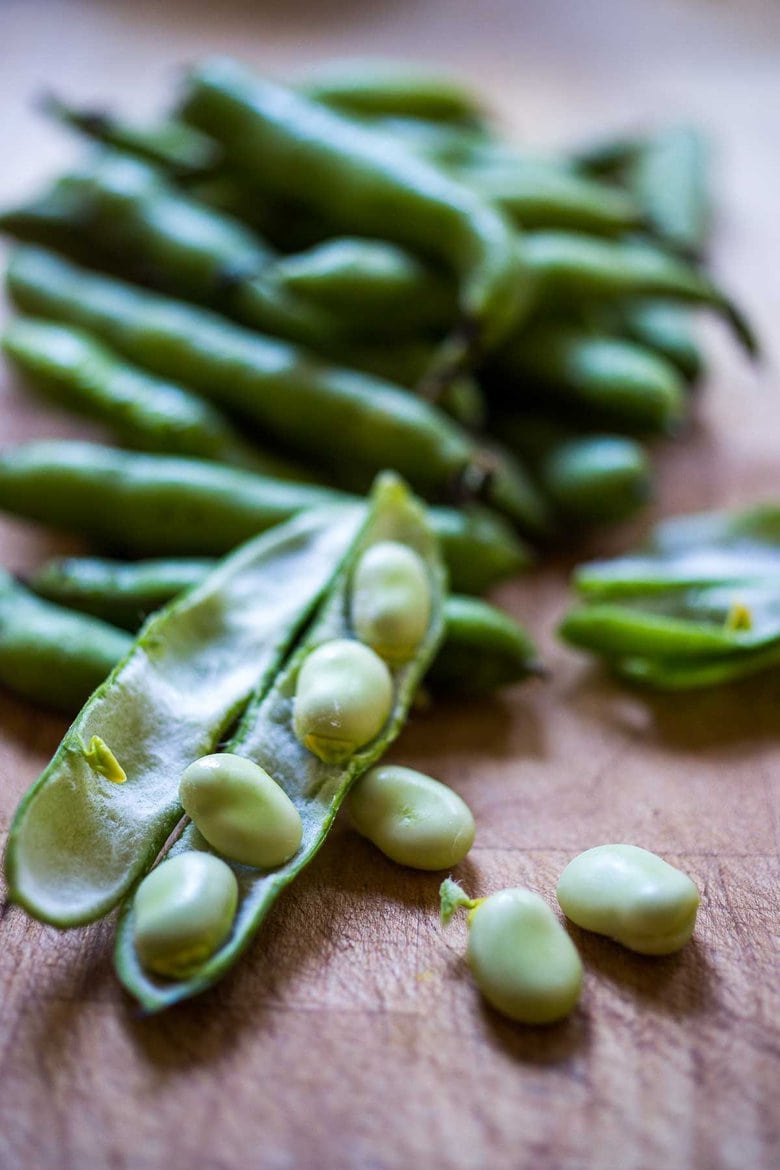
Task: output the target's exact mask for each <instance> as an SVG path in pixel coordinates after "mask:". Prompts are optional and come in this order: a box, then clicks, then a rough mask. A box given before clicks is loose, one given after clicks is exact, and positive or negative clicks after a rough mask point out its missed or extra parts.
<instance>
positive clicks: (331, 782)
mask: <svg viewBox="0 0 780 1170" xmlns="http://www.w3.org/2000/svg"><path fill="white" fill-rule="evenodd" d="M385 539H390V540H394V541H398V542H400V543H403V544H405V545H407V546H409V547H410V548H412V549H413V550H414V551H415V552H416V553H418V555H419V556H421V557H422V559H423V560H424V562H425V563H426V565H427V569H428V573H429V575H430V583H431V590H432V594H431V596H432V607H431V620H430V623H429V627H428V630H427V633H426V635H425V638H424V640H423V641H422V642H421V643H420V645H419V646H418V648H417V650H416V652H415V655H414V657H413V658H411V659H409V660H408V661H407V662H405V663H403V664H402V665H400V666H397V667H395V668H394V669H393V670H392V671H391V675H390V677H391V684H392V705H391V710H390V715H389V717H388V719H387V721H386V723H385V725H384V727H383V728H382V729H381V730H380V732H379V733H378V734H377V735H376V736H375V737H374V738H372V739H371V741H370V742H368V743H367V744H365V745H364V746H362V747H358V748H357V749H356V750H355V751H354V752H353V753H352V754H351V755H350V756H349V758H347V759H346V760H345V761H342V762H339V763H328V762H325V761H323V760H321V759H319V758H318V757H317V756H315V755H314V754H312V752H311V751H308V750H307V748H306V747H305V746H304V745H303V744H302V743H301V742H299V740H298V737H297V735H296V731H295V727H294V713H295V709H296V693H297V692H296V688H297V684H298V679H299V676H301V675H302V673H303V671H304V669H305V668H306V664H307V662H310V661H311V659H312V658H313V656H314V654H316V653H318V652H319V651H320V650H322V649H323V648H324V647H325V646H327V645H334V644H335V643H336V642H339V643H341V641H342V640H343V639H349V638H351V637H352V632H351V630H350V628H349V625H348V621H347V617H346V614H347V611H348V608H349V606H348V597H349V588H350V582H351V575H352V570H353V568H354V565H355V563H356V561H357V559H358V558H359V557H360V555H361V554H362V553H363V552H364V551H365V549H366V548H367V547H369V546H370V545H371V544H372V543H374V542H376V541H377V540H385ZM443 598H444V574H443V571H442V568H441V564H440V562H439V560H438V556H437V551H436V542H435V538H434V536H433V534H432V532H431V530H430V528H429V527H428V525H427V523H426V520H425V515H424V513H423V511H422V509H421V508H420V507H419V506H418V505H416V503H415V502H414V501H413V500H412V499H411V498H410V497H409V495H408V493H407V492H406V491H405V490H404V488H403V485H402V484H401V483H400V482H399V481H398V480H397V479H396V477H394V476H387V477H386V478H383V480H382V481H381V482H380V484H379V486H378V490H377V491H376V492H375V495H374V499H373V504H372V508H371V511H370V513H369V517H368V520H367V522H366V525H365V526H364V528H363V529H362V531H361V534H360V535H359V537H358V540H357V541H356V542H355V543H354V544H353V546H352V548H351V550H350V555H349V556H348V557H347V559H346V562H345V564H344V566H343V568H342V571H341V573H340V575H339V577H338V579H337V580H336V582H335V583H334V585H333V586H332V587H331V589H330V590H329V591H328V593H327V595H326V597H325V600H324V601H323V603H322V604H321V606H320V609H319V611H318V613H317V614H316V615H315V619H314V621H313V623H312V625H311V626H310V628H309V630H308V631H307V633H306V635H305V636H304V638H303V641H302V643H301V644H299V646H298V647H297V648H296V651H295V652H294V654H293V655H292V657H291V659H290V660H289V661H288V662H287V663H286V665H285V666H284V667H283V669H282V670H281V672H280V673H279V675H278V676H277V678H276V680H275V682H274V684H273V686H272V687H271V689H270V690H269V691H268V692H267V694H264V695H259V696H258V698H257V701H254V702H253V703H251V704H250V706H249V707H248V708H247V710H246V712H245V714H244V717H243V718H242V720H241V723H240V725H239V727H238V730H237V731H236V733H235V735H234V736H233V737H232V739H231V740H230V741H229V743H228V745H227V748H226V750H227V751H230V752H232V753H235V754H236V755H241V756H246V757H247V758H248V759H251V760H253V761H254V762H255V763H256V764H259V765H260V766H261V767H262V768H264V769H265V771H266V772H267V773H268V774H269V775H270V776H271V777H272V778H273V779H274V780H275V781H276V782H277V783H278V784H279V785H280V786H281V787H282V788H283V790H284V791H285V792H286V793H287V795H288V796H289V797H290V799H291V800H292V801H293V803H294V805H295V806H296V808H297V809H298V812H299V814H300V817H301V821H302V824H303V840H302V844H301V847H300V849H299V850H298V852H297V853H296V854H295V856H294V857H293V858H292V859H291V860H289V861H287V862H286V863H284V864H282V865H280V866H277V867H276V868H274V869H270V870H259V869H252V868H250V867H248V866H238V865H235V864H232V863H231V868H233V869H234V872H235V875H236V878H237V880H238V885H239V907H238V913H237V915H236V918H235V921H234V926H233V931H232V934H231V935H230V937H229V939H228V940H227V942H226V943H225V944H224V945H223V946H222V947H221V948H220V949H219V950H218V951H217V952H216V954H215V955H214V956H213V957H211V958H210V959H208V960H207V961H206V962H205V963H203V965H202V966H201V967H200V968H199V969H198V970H197V971H196V972H195V973H193V974H191V975H189V976H187V977H185V978H181V979H177V980H173V979H169V980H165V979H160V978H158V977H155V976H154V975H153V974H151V973H149V972H147V971H145V970H144V968H143V967H142V965H141V963H140V961H139V957H138V955H137V953H136V951H135V947H134V944H133V938H134V921H133V919H134V906H133V902H132V901H130V900H128V901H127V902H126V903H125V905H124V907H123V910H122V913H121V916H120V921H119V926H118V932H117V948H116V966H117V971H118V974H119V977H120V979H121V980H122V982H123V984H124V985H125V987H126V988H127V989H128V990H129V991H130V992H131V994H133V995H134V996H135V997H136V999H137V1000H138V1001H139V1002H140V1003H141V1005H142V1007H143V1008H144V1010H145V1011H147V1012H154V1011H160V1010H162V1009H164V1008H166V1007H168V1006H170V1005H171V1004H173V1003H176V1002H177V1001H179V1000H181V999H184V998H186V997H189V996H192V995H196V994H198V993H199V992H201V991H203V990H205V989H206V988H207V987H210V986H211V985H212V984H213V983H215V982H216V981H217V980H218V979H219V978H221V977H222V975H224V974H225V972H226V971H227V970H229V968H230V967H232V965H233V964H234V963H235V961H236V960H237V959H238V957H239V956H240V955H241V954H242V953H243V951H244V950H245V949H246V947H247V946H248V945H249V943H250V941H251V940H252V938H253V937H254V935H255V934H256V932H257V930H258V929H259V927H260V926H261V924H262V922H263V920H264V918H265V916H266V915H267V913H268V911H269V910H270V908H271V906H272V905H273V904H274V902H275V900H276V898H277V897H278V896H279V894H280V893H281V892H282V890H283V889H284V888H285V887H286V886H287V885H289V884H290V882H292V881H293V880H294V878H295V877H296V876H297V875H298V873H300V871H301V870H302V869H303V867H304V866H305V865H306V864H307V863H308V862H309V861H310V860H311V858H312V857H313V856H314V855H315V854H316V852H317V850H318V849H319V848H320V846H321V845H322V843H323V841H324V839H325V838H326V836H327V833H328V831H329V829H330V827H331V825H332V823H333V821H334V819H335V816H336V813H337V812H338V809H339V807H340V805H341V803H342V801H343V799H344V797H345V796H346V795H347V792H348V790H349V788H350V785H351V784H352V782H353V780H355V779H356V778H357V777H358V776H359V775H361V774H362V773H363V772H365V771H366V770H367V769H368V768H369V767H370V766H371V765H372V764H373V763H375V762H376V760H378V759H379V758H380V757H381V756H382V754H383V753H384V751H385V750H386V748H387V746H388V745H389V744H390V743H391V742H392V741H393V740H394V739H395V738H396V736H397V735H398V733H399V732H400V730H401V728H402V726H403V723H404V721H405V719H406V716H407V714H408V711H409V708H410V706H411V703H412V701H413V699H414V695H415V693H416V690H417V687H418V685H419V682H420V680H421V678H422V675H423V673H424V671H425V669H426V668H427V666H428V665H429V663H430V661H431V659H432V658H433V656H434V654H435V652H436V649H437V647H438V644H439V642H440V640H441V638H442V636H443V632H444V623H443V616H442V603H443ZM193 848H194V849H198V850H204V849H205V848H206V845H205V842H204V840H203V838H202V837H200V835H199V834H198V833H197V831H196V830H195V829H194V828H193V827H188V828H187V829H185V831H184V833H183V834H182V836H181V837H180V838H179V839H178V840H177V842H176V843H175V844H174V846H173V847H172V849H171V850H170V851H169V853H168V856H169V857H171V856H174V857H175V856H178V855H180V854H181V853H183V852H186V851H187V850H190V849H193Z"/></svg>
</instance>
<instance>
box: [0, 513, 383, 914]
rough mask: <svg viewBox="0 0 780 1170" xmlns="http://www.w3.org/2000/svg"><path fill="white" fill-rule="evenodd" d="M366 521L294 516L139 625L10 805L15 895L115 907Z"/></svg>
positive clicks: (49, 904) (31, 904)
mask: <svg viewBox="0 0 780 1170" xmlns="http://www.w3.org/2000/svg"><path fill="white" fill-rule="evenodd" d="M364 515H365V512H364V510H360V511H358V512H348V513H329V514H327V516H324V515H323V513H319V514H309V515H307V516H303V517H300V518H298V519H296V520H294V521H293V522H292V523H291V524H290V525H286V526H285V527H283V528H279V529H277V530H276V531H275V532H271V533H268V534H267V535H264V536H262V537H260V538H258V539H256V540H254V541H252V542H250V543H249V544H247V545H246V546H245V547H243V548H242V549H240V550H238V551H237V552H236V553H235V554H234V555H233V556H232V557H230V558H228V559H227V560H226V561H225V562H224V564H222V565H221V566H220V567H218V568H217V569H216V570H215V572H214V573H212V574H211V575H210V576H209V577H208V578H207V579H206V580H205V581H204V582H203V583H202V584H201V585H200V586H199V587H198V588H196V589H195V590H194V591H192V592H190V593H188V594H187V595H186V596H185V597H183V598H181V599H178V600H176V601H174V602H173V603H172V604H171V605H170V606H168V607H167V608H165V609H163V610H161V611H160V613H159V614H157V615H156V616H155V617H153V618H152V619H151V620H150V621H149V622H148V623H147V625H146V626H145V627H144V629H143V631H142V632H141V635H140V637H139V638H138V640H137V641H136V642H134V643H133V645H132V647H131V649H130V652H129V654H128V655H127V656H126V657H125V658H124V659H123V660H122V661H121V662H120V663H119V664H118V665H117V666H116V668H115V669H114V671H113V672H112V673H111V675H110V676H109V678H108V679H107V681H106V682H105V683H104V684H103V685H102V686H101V687H100V688H99V689H98V690H97V691H96V692H95V694H94V695H93V696H92V697H91V699H90V700H89V701H88V703H87V705H86V706H85V707H84V708H83V710H82V711H81V714H80V715H79V716H78V717H77V719H76V721H75V723H74V724H73V726H72V727H71V728H70V730H69V731H68V733H67V735H66V736H65V739H64V740H63V742H62V744H61V745H60V747H59V749H58V750H57V752H56V754H55V756H54V758H53V760H52V761H51V763H50V764H49V766H48V767H47V768H46V769H45V771H44V772H43V774H42V775H41V776H40V777H39V779H38V780H37V781H36V782H35V783H34V784H33V786H32V788H31V789H30V790H29V791H28V793H27V794H26V796H25V797H24V798H23V800H22V802H21V804H20V805H19V808H18V809H17V812H16V814H15V817H14V820H13V824H12V826H11V831H10V835H9V839H8V846H7V851H6V858H5V865H6V875H7V879H8V888H9V893H10V897H11V898H12V900H13V901H15V902H17V903H18V904H20V905H22V906H24V907H25V908H26V909H27V910H28V911H29V912H30V913H31V914H33V915H34V916H35V917H38V918H40V919H41V920H43V921H46V922H50V923H53V924H54V925H57V926H76V925H79V924H81V923H85V922H91V921H94V920H95V919H96V918H99V917H100V916H101V915H103V914H106V913H107V912H108V911H109V910H110V909H111V908H112V907H113V906H114V905H116V903H117V902H118V901H119V900H120V898H121V897H122V896H123V895H124V894H125V893H126V891H127V890H128V889H129V887H130V886H131V884H132V883H133V881H134V880H135V879H136V878H137V877H139V876H140V875H141V874H143V872H144V871H145V870H146V869H147V868H148V867H149V866H150V865H151V863H152V861H153V860H154V858H155V857H156V856H157V854H158V853H159V851H160V849H161V847H162V845H163V844H164V842H165V840H166V839H167V837H168V836H169V834H170V832H171V830H172V829H173V827H174V826H175V824H176V822H177V821H178V820H179V818H180V816H181V809H180V807H179V804H178V799H177V782H178V775H179V773H180V772H181V771H182V770H183V768H184V767H186V766H187V765H188V764H189V763H191V762H192V761H193V760H195V759H197V758H199V757H200V756H202V755H205V754H208V753H209V752H213V751H214V750H215V749H216V745H217V744H218V743H219V741H220V739H221V738H222V736H223V735H224V733H225V731H226V730H227V729H228V727H230V725H231V723H232V722H233V720H234V719H235V717H236V716H237V715H238V714H239V713H240V712H241V711H242V710H243V708H244V707H245V705H246V703H247V702H248V700H249V697H250V695H251V694H252V692H253V691H254V690H257V692H258V693H261V694H262V693H264V692H265V691H266V690H267V689H268V687H269V686H270V684H271V683H272V681H273V679H274V678H275V676H276V674H277V672H278V669H279V666H280V663H281V661H282V659H283V657H284V656H285V655H286V653H287V651H288V648H289V646H290V644H291V642H292V640H293V638H294V637H295V635H296V634H297V632H298V630H299V628H300V626H301V624H302V623H303V622H304V621H305V620H306V618H307V616H308V614H309V612H310V610H311V609H312V607H313V606H314V605H315V604H316V602H317V601H318V599H319V597H320V595H321V593H322V592H323V590H324V589H325V587H326V586H327V584H328V582H329V581H330V580H331V578H332V577H333V575H334V572H335V571H336V569H337V567H338V565H339V562H340V560H341V558H342V557H343V555H344V553H345V550H346V549H347V547H348V546H349V544H350V542H351V541H352V540H353V539H354V537H355V533H356V531H357V529H358V527H359V525H360V523H361V519H362V518H363V516H364ZM204 663H207V669H204ZM161 761H162V762H164V766H161Z"/></svg>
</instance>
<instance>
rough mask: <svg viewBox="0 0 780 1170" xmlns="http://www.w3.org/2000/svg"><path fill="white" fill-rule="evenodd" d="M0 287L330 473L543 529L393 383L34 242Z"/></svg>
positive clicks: (527, 495)
mask: <svg viewBox="0 0 780 1170" xmlns="http://www.w3.org/2000/svg"><path fill="white" fill-rule="evenodd" d="M8 284H9V288H10V290H11V293H12V296H13V298H14V300H15V301H16V302H17V303H18V304H19V305H20V306H21V307H22V308H23V309H25V310H27V311H29V312H32V313H37V314H41V315H44V316H49V317H53V318H55V319H58V320H64V321H66V322H68V323H69V324H73V325H77V326H80V327H82V328H86V329H89V330H90V331H92V332H94V333H96V334H97V335H98V336H99V337H101V338H102V339H103V340H104V341H106V342H108V343H109V344H110V345H111V346H113V347H115V348H116V349H117V350H119V351H120V352H121V353H123V354H124V355H125V356H126V357H128V358H129V359H130V360H131V361H137V362H139V364H142V365H144V366H146V367H147V368H149V369H152V370H154V372H155V373H157V374H160V375H161V376H162V377H169V378H173V379H174V380H176V381H181V382H182V383H183V384H185V385H188V386H190V387H192V388H193V389H195V390H197V391H199V392H200V393H202V394H204V395H205V396H206V397H207V398H209V399H211V400H213V401H215V402H217V404H218V405H220V406H223V407H224V408H225V409H227V410H230V411H233V412H235V413H236V414H237V415H240V416H241V417H243V418H245V419H246V420H248V421H249V423H250V425H252V426H254V427H255V428H256V429H257V431H258V432H259V433H261V434H262V435H263V437H264V438H265V437H266V436H267V437H268V439H269V440H274V441H277V442H279V443H280V444H281V445H282V446H283V447H285V448H286V449H287V450H290V451H295V452H297V453H299V454H300V455H301V456H306V457H310V458H312V459H313V460H315V462H317V463H318V464H319V466H320V467H322V468H323V469H324V470H325V471H327V472H328V473H329V474H331V475H333V476H335V477H337V476H338V472H339V469H340V468H342V467H348V468H349V470H350V472H351V473H352V472H353V471H354V468H356V467H357V468H360V469H362V471H363V473H364V475H365V476H366V477H368V476H370V474H371V473H372V472H376V471H378V470H382V469H384V468H394V469H396V470H398V471H399V472H401V473H402V474H405V475H406V477H407V478H408V480H409V482H410V483H411V484H412V486H413V487H415V488H416V489H417V490H419V491H420V492H421V493H422V494H423V495H426V496H433V497H434V498H435V497H438V498H439V499H441V498H442V497H446V496H447V495H448V494H449V495H452V494H453V493H455V494H460V495H464V494H467V495H482V496H484V497H485V498H486V500H487V501H489V502H495V504H496V506H497V507H498V508H499V509H501V510H502V511H506V513H507V514H509V515H511V516H512V518H513V519H514V520H515V521H517V522H518V523H520V524H523V525H524V526H525V527H527V528H528V529H529V530H530V531H534V532H536V533H539V532H543V531H544V530H545V528H546V527H547V523H548V518H547V516H546V515H545V510H544V504H543V502H542V501H540V500H539V498H538V496H537V495H536V493H535V492H534V490H533V488H532V487H531V485H530V484H529V483H528V480H527V477H526V476H525V475H524V473H523V471H522V468H520V467H519V466H518V465H516V464H515V463H514V462H513V461H512V460H511V459H508V458H503V457H501V456H495V455H493V454H492V453H491V454H489V455H488V457H487V459H486V457H485V454H484V453H483V451H482V450H481V449H480V447H479V445H478V444H477V443H476V442H475V441H474V440H473V439H472V438H471V437H470V436H469V435H468V434H467V432H466V431H464V430H463V429H462V428H461V427H460V426H458V425H457V424H456V423H455V422H454V421H453V420H452V419H449V418H448V417H447V416H446V415H445V414H443V413H442V412H441V411H440V410H438V409H437V408H436V407H434V406H432V405H431V404H430V403H428V402H425V401H423V400H422V399H421V398H418V397H416V396H414V395H411V394H409V393H407V392H406V391H404V390H401V389H400V388H399V387H397V386H394V385H393V384H392V383H389V382H382V381H380V380H379V379H375V378H372V377H370V376H369V375H367V374H360V373H358V372H356V371H354V370H348V369H341V368H338V367H332V366H329V365H326V364H323V363H322V362H318V361H317V360H316V359H315V358H314V357H313V356H312V355H311V354H309V353H306V352H305V351H302V350H299V349H297V348H295V347H294V346H292V345H289V344H286V343H284V342H281V341H277V340H274V339H271V338H267V337H262V336H260V335H258V334H255V333H251V332H249V331H248V330H245V329H241V328H239V327H238V326H235V325H231V324H230V323H229V322H226V321H225V320H223V319H222V318H221V317H218V316H216V315H215V314H211V313H209V312H207V311H206V310H202V309H196V308H193V307H191V306H189V305H185V304H183V303H182V302H179V301H172V300H167V299H165V298H162V297H158V296H155V295H153V294H151V293H147V292H145V291H143V290H140V289H137V288H134V287H133V286H131V285H127V284H124V283H122V282H121V281H117V280H112V279H110V278H107V277H101V276H97V275H95V274H94V273H89V272H86V271H84V270H83V269H79V268H77V267H76V266H75V265H72V264H69V263H68V262H67V261H65V260H62V259H59V258H57V257H55V256H52V255H50V254H49V253H46V252H42V251H40V250H38V249H22V250H20V251H19V252H17V254H16V256H15V257H14V259H13V260H12V262H11V266H10V269H9V272H8Z"/></svg>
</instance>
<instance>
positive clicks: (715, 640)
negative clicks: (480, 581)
mask: <svg viewBox="0 0 780 1170" xmlns="http://www.w3.org/2000/svg"><path fill="white" fill-rule="evenodd" d="M726 593H727V591H726V590H723V589H721V590H720V591H719V596H720V598H721V599H722V602H723V604H722V606H721V607H720V611H719V613H718V614H717V617H715V616H714V615H713V616H711V614H710V612H708V609H707V608H706V607H705V601H706V591H705V590H698V591H696V592H695V593H692V594H691V595H690V597H689V598H688V599H686V598H684V597H682V598H681V597H676V598H675V599H674V600H673V601H670V603H669V604H668V605H666V606H664V607H663V608H662V609H661V608H650V600H649V599H647V598H645V599H643V601H642V603H641V604H639V603H634V604H632V603H631V602H630V601H629V600H625V601H623V602H621V603H610V602H607V601H602V602H593V603H592V604H590V605H585V606H579V607H576V608H575V609H572V610H570V611H569V613H567V615H566V617H565V618H564V619H563V621H562V622H561V624H560V626H559V633H560V635H561V637H562V638H563V639H564V641H566V642H568V643H569V644H570V645H572V646H578V647H580V648H581V649H585V650H592V651H593V652H594V653H597V654H601V655H603V656H604V657H605V658H609V659H621V658H628V657H633V656H636V657H638V658H641V657H650V658H658V659H667V660H674V661H678V662H680V661H684V660H686V659H688V658H692V659H694V660H698V661H701V660H703V659H706V658H708V657H716V658H717V657H720V656H722V655H724V654H728V653H731V652H737V653H741V652H742V651H745V650H756V649H759V648H761V647H762V646H764V645H765V644H766V643H768V642H770V643H771V642H773V641H775V640H780V593H778V592H777V591H775V593H774V600H775V605H774V611H775V612H774V614H771V613H770V614H769V615H768V616H767V619H766V621H765V622H761V623H760V624H759V625H758V627H756V626H753V625H751V626H749V627H747V628H740V627H739V626H737V627H735V628H734V627H731V626H730V625H729V624H728V621H727V618H728V614H729V609H730V607H731V606H733V605H736V604H739V605H747V604H748V599H749V597H750V594H751V589H750V588H749V587H745V588H743V589H740V590H738V591H735V590H730V591H728V595H727V596H724V594H726ZM729 597H731V598H732V599H733V600H731V601H729ZM743 598H744V599H745V600H742V599H743ZM686 600H688V601H689V603H690V604H689V606H686V604H685V602H686ZM699 605H700V606H701V609H700V611H699V612H698V613H697V607H698V606H699ZM686 610H687V612H686ZM664 611H666V612H664ZM751 612H752V608H751ZM718 619H719V620H718Z"/></svg>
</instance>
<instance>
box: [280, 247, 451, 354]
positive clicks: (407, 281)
mask: <svg viewBox="0 0 780 1170" xmlns="http://www.w3.org/2000/svg"><path fill="white" fill-rule="evenodd" d="M273 274H274V278H275V279H276V280H278V281H279V282H280V283H281V284H282V285H283V287H284V288H285V289H287V290H289V291H290V292H292V293H293V294H295V295H296V296H300V297H303V298H304V299H306V300H311V301H313V302H314V303H315V304H317V305H320V306H321V307H322V308H324V309H327V310H328V311H330V312H332V313H335V314H338V315H339V317H341V318H346V319H347V320H351V319H352V318H354V317H358V316H359V319H360V322H361V324H362V325H363V327H367V328H371V329H372V330H377V329H378V330H380V331H386V330H389V329H393V330H394V331H398V330H399V329H401V328H402V327H404V326H406V327H407V328H412V327H413V328H414V329H415V330H416V331H417V332H418V333H423V332H425V331H426V330H429V329H445V328H447V327H449V326H451V325H452V323H453V321H454V320H455V314H456V303H455V294H454V290H453V289H452V288H451V286H450V284H449V282H448V281H446V280H444V279H443V278H442V277H441V276H440V275H439V274H438V273H436V272H435V271H434V270H432V269H431V268H430V267H428V266H427V265H425V264H423V263H422V262H421V261H420V260H418V259H417V258H416V257H415V256H412V255H411V254H410V253H409V252H407V251H405V250H404V249H403V248H399V247H397V246H396V245H394V244H389V243H387V242H386V241H384V240H365V239H356V238H353V237H349V236H343V237H340V238H338V239H334V240H325V241H323V243H321V244H318V245H316V246H315V247H313V248H309V249H307V250H306V251H304V252H297V253H295V254H294V255H292V256H284V257H280V258H279V260H277V262H276V264H275V265H274V269H273Z"/></svg>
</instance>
